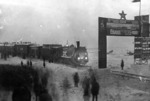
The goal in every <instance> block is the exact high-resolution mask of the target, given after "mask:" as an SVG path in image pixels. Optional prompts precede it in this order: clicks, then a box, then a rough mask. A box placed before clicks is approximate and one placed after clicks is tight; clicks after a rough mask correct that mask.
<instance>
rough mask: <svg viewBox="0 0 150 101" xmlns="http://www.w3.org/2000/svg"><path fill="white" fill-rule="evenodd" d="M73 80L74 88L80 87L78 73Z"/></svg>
mask: <svg viewBox="0 0 150 101" xmlns="http://www.w3.org/2000/svg"><path fill="white" fill-rule="evenodd" d="M73 79H74V86H75V87H78V83H79V75H78V72H76V73H75V74H74V76H73Z"/></svg>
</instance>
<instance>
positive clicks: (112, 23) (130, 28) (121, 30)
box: [99, 17, 140, 36]
mask: <svg viewBox="0 0 150 101" xmlns="http://www.w3.org/2000/svg"><path fill="white" fill-rule="evenodd" d="M99 19H100V20H99V21H100V22H99V23H100V25H101V26H99V27H101V28H105V29H107V33H106V34H107V35H110V36H111V35H112V36H140V33H139V30H140V27H139V22H138V21H135V20H124V19H112V18H102V17H100V18H99Z"/></svg>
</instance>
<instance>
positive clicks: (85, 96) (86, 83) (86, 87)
mask: <svg viewBox="0 0 150 101" xmlns="http://www.w3.org/2000/svg"><path fill="white" fill-rule="evenodd" d="M82 87H83V99H84V101H89V100H90V79H88V78H87V77H85V78H84V81H83V86H82Z"/></svg>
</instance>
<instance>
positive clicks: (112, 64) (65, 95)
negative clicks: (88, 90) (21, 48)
mask: <svg viewBox="0 0 150 101" xmlns="http://www.w3.org/2000/svg"><path fill="white" fill-rule="evenodd" d="M88 52H89V63H88V64H87V65H88V66H91V67H77V68H73V67H70V66H67V65H63V64H55V63H48V62H46V68H44V67H43V62H42V61H41V60H35V59H32V62H33V66H34V68H36V69H37V68H38V69H39V71H40V72H42V73H46V72H48V73H49V78H48V85H47V89H48V91H49V94H50V95H51V96H52V98H53V101H84V99H83V88H82V82H83V79H84V77H85V76H89V75H90V73H91V72H93V73H94V74H95V76H96V78H97V80H98V83H99V84H100V87H101V88H100V94H99V96H98V101H150V86H149V85H150V82H149V81H148V82H143V81H140V80H139V79H124V78H122V77H118V76H115V75H113V74H112V73H111V72H110V70H111V69H113V70H119V69H120V62H121V59H122V58H123V59H124V61H125V68H126V70H128V68H131V65H132V64H133V56H125V55H118V56H117V55H115V54H110V55H108V56H107V58H108V61H107V62H108V68H107V69H98V53H97V50H88ZM21 61H23V63H24V65H25V64H26V60H25V59H21V58H18V57H14V58H8V59H7V61H5V60H2V59H1V60H0V64H13V65H20V62H21ZM75 72H78V73H79V77H80V82H79V87H74V84H73V74H74V73H75ZM66 79H67V80H68V83H67V84H68V86H67V87H64V80H66ZM11 94H12V92H6V91H1V93H0V96H1V97H0V101H12V100H11ZM32 101H35V96H34V94H33V95H32ZM90 101H92V96H90Z"/></svg>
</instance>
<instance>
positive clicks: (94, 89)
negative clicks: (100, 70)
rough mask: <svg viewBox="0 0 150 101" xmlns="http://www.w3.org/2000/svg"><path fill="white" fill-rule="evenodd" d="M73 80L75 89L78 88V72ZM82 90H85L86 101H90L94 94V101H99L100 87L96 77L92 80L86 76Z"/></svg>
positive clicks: (92, 77) (84, 97)
mask: <svg viewBox="0 0 150 101" xmlns="http://www.w3.org/2000/svg"><path fill="white" fill-rule="evenodd" d="M73 79H74V85H75V87H78V84H79V75H78V73H77V72H76V73H75V74H74V76H73ZM82 88H83V99H84V101H90V95H91V94H92V101H98V94H99V89H100V85H99V83H98V82H97V80H96V77H95V76H94V75H92V76H91V77H90V78H88V77H87V76H85V78H84V80H83V82H82Z"/></svg>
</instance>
